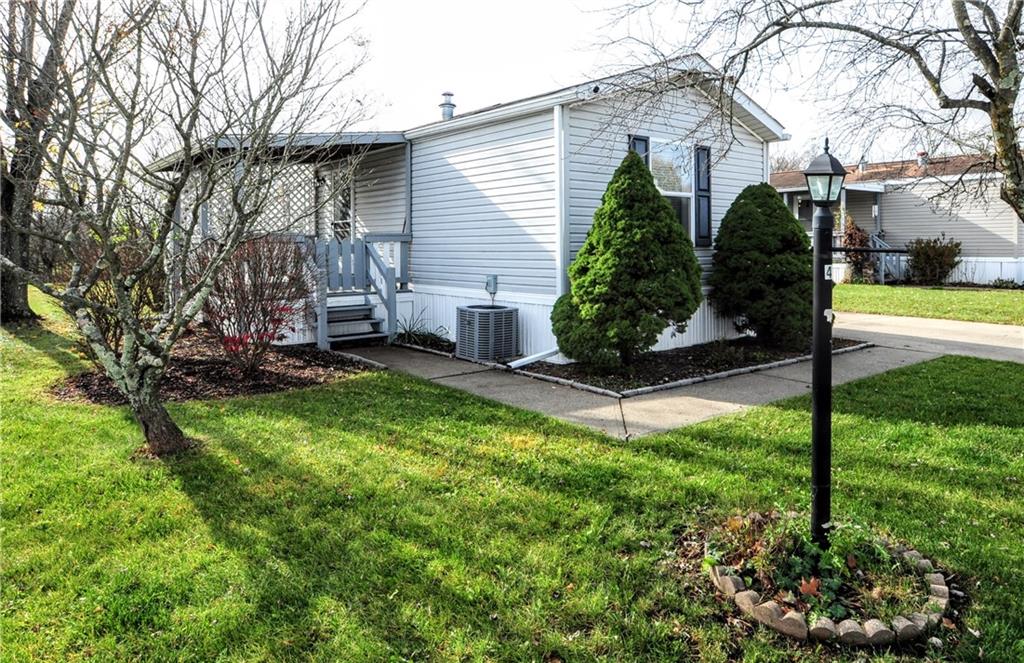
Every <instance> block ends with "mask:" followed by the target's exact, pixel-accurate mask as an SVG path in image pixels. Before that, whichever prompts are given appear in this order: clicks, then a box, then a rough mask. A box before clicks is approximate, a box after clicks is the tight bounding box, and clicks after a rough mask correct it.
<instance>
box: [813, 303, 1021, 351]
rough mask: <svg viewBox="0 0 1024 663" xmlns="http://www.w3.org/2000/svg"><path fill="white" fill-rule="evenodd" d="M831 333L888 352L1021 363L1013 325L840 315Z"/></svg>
mask: <svg viewBox="0 0 1024 663" xmlns="http://www.w3.org/2000/svg"><path fill="white" fill-rule="evenodd" d="M833 333H834V334H835V335H836V336H842V337H844V338H853V339H857V340H861V341H871V342H873V343H874V344H876V345H884V346H886V347H890V348H902V349H908V350H920V351H924V352H935V353H938V354H948V355H969V356H971V357H983V358H985V359H998V360H1001V361H1016V362H1024V327H1016V326H1014V325H993V324H990V323H987V322H961V321H960V320H935V319H932V318H909V317H898V316H895V315H870V314H867V313H842V312H840V313H836V322H835V326H834V332H833Z"/></svg>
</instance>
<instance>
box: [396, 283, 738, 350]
mask: <svg viewBox="0 0 1024 663" xmlns="http://www.w3.org/2000/svg"><path fill="white" fill-rule="evenodd" d="M413 287H414V288H415V290H414V294H415V301H414V303H413V315H414V316H415V317H418V318H419V319H420V321H421V323H422V325H423V326H424V327H426V328H427V329H428V330H429V331H437V332H438V333H442V334H444V335H445V336H447V337H448V338H449V339H452V340H454V339H455V331H456V330H455V326H456V319H455V314H456V309H457V307H459V306H466V305H469V304H490V303H491V300H490V297H489V296H488V295H487V294H486V293H483V292H476V291H473V290H469V289H466V290H463V289H456V288H416V286H413ZM524 300H525V301H524ZM554 302H555V297H554V296H552V295H537V294H531V293H501V292H499V293H498V295H497V296H496V297H495V298H494V303H495V304H500V305H504V306H515V307H517V308H518V309H519V335H520V343H521V347H520V350H521V352H522V354H523V355H524V356H528V355H532V354H536V353H539V352H544V351H545V350H550V349H551V348H554V347H556V346H557V345H558V342H557V341H556V340H555V335H554V334H553V333H552V331H551V309H552V307H553V306H554ZM738 335H739V334H737V332H736V330H735V328H734V327H733V324H732V322H731V321H730V320H727V319H725V318H722V317H721V316H719V315H717V314H716V313H715V312H714V310H713V309H712V308H711V307H710V305H709V304H708V302H707V300H704V301H703V302H702V303H701V305H700V308H698V309H697V312H696V313H695V314H694V315H693V317H692V318H691V319H690V322H689V323H688V325H687V328H686V331H685V332H684V333H682V334H678V333H676V332H675V331H674V330H672V329H666V330H665V331H664V332H663V333H662V334H661V336H660V337H659V338H658V342H657V344H656V345H655V346H654V349H656V350H669V349H671V348H681V347H685V346H688V345H697V344H700V343H708V342H710V341H715V340H718V339H722V338H730V337H735V336H738ZM548 361H556V362H557V361H565V360H564V359H563V358H562V357H561V356H560V355H559V356H555V357H552V358H550V359H548Z"/></svg>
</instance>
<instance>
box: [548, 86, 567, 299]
mask: <svg viewBox="0 0 1024 663" xmlns="http://www.w3.org/2000/svg"><path fill="white" fill-rule="evenodd" d="M568 115H569V109H568V108H567V107H565V106H562V105H558V106H555V109H554V113H553V122H554V131H553V141H552V142H553V143H554V147H555V153H554V155H553V156H554V162H555V228H556V240H555V242H556V246H555V294H556V295H558V296H559V297H561V296H562V295H564V294H565V293H567V292H569V210H568V205H567V202H568V199H569V196H568V188H569V178H568V177H566V175H567V173H566V165H567V160H566V157H565V154H566V131H565V125H566V124H567V120H568Z"/></svg>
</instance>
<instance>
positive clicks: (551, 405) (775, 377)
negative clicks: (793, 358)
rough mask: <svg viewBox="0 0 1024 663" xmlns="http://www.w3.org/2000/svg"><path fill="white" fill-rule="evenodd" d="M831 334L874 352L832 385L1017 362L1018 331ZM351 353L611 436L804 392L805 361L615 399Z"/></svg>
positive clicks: (936, 326)
mask: <svg viewBox="0 0 1024 663" xmlns="http://www.w3.org/2000/svg"><path fill="white" fill-rule="evenodd" d="M835 335H836V336H841V337H844V338H854V339H858V340H862V341H870V342H872V343H874V344H875V345H876V347H873V348H868V349H866V350H859V351H856V352H850V353H847V354H841V355H836V356H835V357H834V358H833V363H832V372H833V384H843V383H845V382H850V381H851V380H859V379H861V378H864V377H868V376H871V375H875V374H878V373H883V372H885V371H888V370H891V369H894V368H899V367H900V366H908V365H910V364H915V363H918V362H922V361H927V360H929V359H934V358H936V357H939V356H941V355H943V354H960V355H970V356H975V357H983V358H986V359H999V360H1006V361H1017V362H1022V363H1024V327H1011V326H1006V325H992V324H985V323H974V322H954V321H947V320H925V319H921V318H899V317H893V316H880V315H866V314H860V313H838V314H837V316H836V326H835ZM350 352H352V353H353V354H356V355H359V356H362V357H365V358H367V359H371V360H374V361H377V362H380V363H382V364H385V365H387V366H388V367H390V368H391V369H393V370H397V371H402V372H404V373H409V374H411V375H415V376H417V377H421V378H424V379H427V380H431V381H433V382H437V383H438V384H443V385H446V386H449V387H454V388H456V389H462V390H463V391H468V392H470V393H472V394H476V395H478V396H483V397H485V398H490V399H492V400H496V401H499V402H501V403H505V404H508V405H513V406H515V407H520V408H524V409H527V410H533V411H536V412H542V413H544V414H547V415H550V416H553V417H557V418H559V419H563V420H565V421H570V422H573V423H577V424H583V425H585V426H589V427H591V428H594V429H596V430H600V431H602V432H604V433H607V434H609V435H614V436H616V437H619V438H623V439H629V438H631V437H637V436H640V435H649V434H651V433H657V432H662V431H666V430H671V429H673V428H678V427H680V426H685V425H687V424H692V423H696V422H698V421H704V420H706V419H710V418H712V417H716V416H719V415H722V414H728V413H732V412H739V411H742V410H745V409H747V408H749V407H751V406H754V405H762V404H764V403H770V402H772V401H776V400H780V399H783V398H789V397H791V396H798V395H800V394H804V393H808V392H809V391H810V388H811V363H810V362H809V361H806V362H801V363H798V364H791V365H789V366H783V367H780V368H774V369H770V370H767V371H761V372H759V373H749V374H744V375H737V376H733V377H729V378H724V379H721V380H714V381H711V382H701V383H698V384H694V385H690V386H686V387H679V388H676V389H669V390H666V391H659V392H655V393H652V394H646V395H644V396H637V397H634V398H626V399H617V398H613V397H610V396H602V395H599V394H593V393H590V392H586V391H580V390H578V389H573V388H572V387H566V386H563V385H558V384H552V383H550V382H543V381H541V380H535V379H532V378H528V377H525V376H522V375H516V374H513V373H509V372H507V371H500V370H494V369H490V368H488V367H486V366H481V365H479V364H474V363H471V362H466V361H459V360H456V359H449V358H447V357H439V356H436V355H431V354H427V353H423V352H417V351H415V350H409V349H406V348H399V347H394V346H383V347H372V348H356V349H354V350H350Z"/></svg>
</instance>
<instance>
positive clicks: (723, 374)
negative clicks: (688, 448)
mask: <svg viewBox="0 0 1024 663" xmlns="http://www.w3.org/2000/svg"><path fill="white" fill-rule="evenodd" d="M874 345H875V344H874V343H868V342H865V343H858V344H857V345H851V346H849V347H846V348H838V349H836V350H833V351H832V355H833V356H835V355H841V354H846V353H847V352H854V351H855V350H864V349H867V348H870V347H874ZM812 357H813V355H800V356H799V357H790V358H789V359H780V360H778V361H772V362H768V363H767V364H757V365H756V366H744V367H742V368H733V369H730V370H728V371H720V372H718V373H711V374H710V375H700V376H698V377H695V378H686V379H684V380H676V381H675V382H666V383H664V384H656V385H651V386H650V387H637V388H636V389H627V390H625V391H623V392H622V397H623V398H630V397H631V396H641V395H643V394H650V393H653V392H656V391H664V390H665V389H675V388H676V387H686V386H689V385H691V384H697V383H698V382H710V381H711V380H720V379H722V378H729V377H732V376H734V375H745V374H747V373H757V372H759V371H767V370H770V369H773V368H781V367H783V366H790V365H792V364H799V363H800V362H802V361H808V360H809V359H811V358H812Z"/></svg>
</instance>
